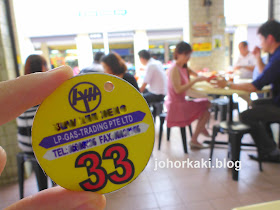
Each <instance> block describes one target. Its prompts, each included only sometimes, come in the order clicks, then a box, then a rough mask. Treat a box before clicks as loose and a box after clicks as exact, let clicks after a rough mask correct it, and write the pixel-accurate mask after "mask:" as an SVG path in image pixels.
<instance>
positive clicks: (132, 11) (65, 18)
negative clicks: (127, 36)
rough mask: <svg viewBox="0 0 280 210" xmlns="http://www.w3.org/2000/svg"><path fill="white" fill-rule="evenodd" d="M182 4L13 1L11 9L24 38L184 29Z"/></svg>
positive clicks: (124, 0)
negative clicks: (20, 26) (13, 10)
mask: <svg viewBox="0 0 280 210" xmlns="http://www.w3.org/2000/svg"><path fill="white" fill-rule="evenodd" d="M185 2H186V1H185V0H173V1H172V2H170V1H162V0H141V1H131V0H118V1H112V0H110V1H108V0H107V1H106V0H103V1H93V0H79V1H77V0H44V1H43V0H40V1H38V0H24V1H22V0H14V8H15V14H16V21H17V24H20V25H24V28H25V34H26V36H42V35H59V34H77V33H92V32H103V31H108V32H110V31H126V30H147V29H167V28H183V25H184V24H186V18H185V17H186V15H188V8H187V7H185V6H184V5H186V3H185ZM23 8H24V9H23ZM114 13H118V14H114Z"/></svg>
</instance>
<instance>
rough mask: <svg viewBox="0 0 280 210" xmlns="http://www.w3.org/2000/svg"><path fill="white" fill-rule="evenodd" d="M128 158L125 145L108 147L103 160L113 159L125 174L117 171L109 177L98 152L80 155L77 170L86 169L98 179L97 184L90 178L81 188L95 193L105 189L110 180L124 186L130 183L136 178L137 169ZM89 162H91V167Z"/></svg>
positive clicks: (82, 183)
mask: <svg viewBox="0 0 280 210" xmlns="http://www.w3.org/2000/svg"><path fill="white" fill-rule="evenodd" d="M114 154H116V157H114ZM127 157H128V150H127V148H126V147H125V146H124V145H123V144H112V145H110V146H108V147H107V148H106V149H105V150H104V152H103V159H105V160H106V159H113V160H114V164H115V168H118V167H121V168H122V170H123V172H122V174H119V173H118V171H117V170H116V171H114V172H112V173H110V174H108V175H107V172H106V170H105V169H104V168H103V167H101V163H102V160H101V157H100V155H99V154H98V153H97V152H94V151H89V152H85V153H82V154H80V155H79V156H78V158H77V159H76V162H75V168H80V167H86V168H87V173H88V176H89V177H90V176H91V175H94V176H95V177H96V181H95V182H93V181H91V179H90V178H88V179H87V180H85V181H82V182H80V183H79V184H80V186H81V188H82V189H83V190H86V191H93V192H95V191H98V190H101V189H102V188H104V187H105V186H106V184H107V181H108V179H109V180H110V181H111V182H112V183H114V184H123V183H126V182H128V181H130V180H131V179H132V177H133V176H134V172H135V169H134V165H133V163H132V161H131V160H129V159H127ZM88 162H90V164H89V165H88V164H87V163H88Z"/></svg>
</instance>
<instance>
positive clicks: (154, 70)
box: [138, 50, 167, 105]
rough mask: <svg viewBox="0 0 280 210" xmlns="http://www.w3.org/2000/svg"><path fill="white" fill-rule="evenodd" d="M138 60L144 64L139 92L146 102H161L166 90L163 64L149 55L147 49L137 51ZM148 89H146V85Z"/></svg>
mask: <svg viewBox="0 0 280 210" xmlns="http://www.w3.org/2000/svg"><path fill="white" fill-rule="evenodd" d="M138 55H139V59H140V62H141V63H142V64H143V65H144V66H145V72H146V73H145V76H144V81H143V84H142V86H141V87H140V92H141V93H143V97H144V98H145V99H146V101H147V103H148V104H149V105H151V103H154V102H162V101H163V100H164V97H165V95H166V92H167V88H166V87H167V85H166V84H167V79H166V73H165V71H164V69H163V65H162V63H161V62H160V61H159V60H156V59H154V58H152V57H151V54H150V53H149V51H147V50H141V51H139V52H138ZM147 86H149V87H148V89H146V87H147Z"/></svg>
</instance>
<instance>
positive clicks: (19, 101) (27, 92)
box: [0, 66, 73, 125]
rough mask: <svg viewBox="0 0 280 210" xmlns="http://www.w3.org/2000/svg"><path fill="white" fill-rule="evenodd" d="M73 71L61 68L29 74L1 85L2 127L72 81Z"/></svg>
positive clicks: (0, 120) (0, 111) (65, 67)
mask: <svg viewBox="0 0 280 210" xmlns="http://www.w3.org/2000/svg"><path fill="white" fill-rule="evenodd" d="M72 76H73V71H72V69H71V68H70V67H69V66H61V67H59V68H56V69H52V70H50V71H47V72H40V73H34V74H28V75H25V76H21V77H18V78H16V79H14V80H9V81H4V82H1V83H0V107H1V109H0V116H1V119H0V125H1V124H3V123H6V122H8V121H10V120H12V119H14V118H16V117H17V116H19V115H20V114H21V113H23V112H24V111H26V110H27V109H29V108H30V107H32V106H35V105H38V104H40V103H41V102H42V101H43V100H44V99H45V98H46V97H47V96H49V95H50V94H51V93H52V92H53V91H54V90H55V89H56V88H57V87H58V86H59V85H61V84H62V83H63V82H65V81H66V80H67V79H70V78H71V77H72Z"/></svg>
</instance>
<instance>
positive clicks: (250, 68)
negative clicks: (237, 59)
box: [240, 66, 255, 72]
mask: <svg viewBox="0 0 280 210" xmlns="http://www.w3.org/2000/svg"><path fill="white" fill-rule="evenodd" d="M240 68H245V69H247V70H249V71H252V72H253V71H254V69H255V66H240Z"/></svg>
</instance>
